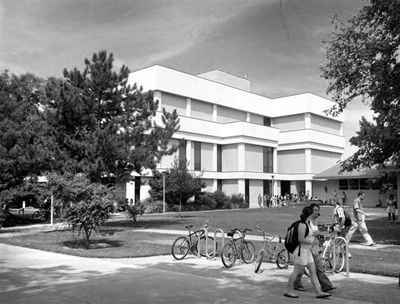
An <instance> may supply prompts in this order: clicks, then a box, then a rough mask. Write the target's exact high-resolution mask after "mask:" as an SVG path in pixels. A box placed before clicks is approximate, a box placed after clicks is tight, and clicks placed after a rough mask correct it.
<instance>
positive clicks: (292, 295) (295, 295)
mask: <svg viewBox="0 0 400 304" xmlns="http://www.w3.org/2000/svg"><path fill="white" fill-rule="evenodd" d="M283 296H284V297H288V298H298V297H299V296H298V295H297V294H290V293H285V294H284V295H283Z"/></svg>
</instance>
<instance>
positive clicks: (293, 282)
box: [284, 191, 375, 298]
mask: <svg viewBox="0 0 400 304" xmlns="http://www.w3.org/2000/svg"><path fill="white" fill-rule="evenodd" d="M364 198H365V193H364V192H363V191H360V192H359V193H358V196H357V198H356V199H355V200H354V202H353V210H352V215H351V225H347V226H346V224H347V221H346V216H345V212H344V210H343V202H342V200H337V201H336V206H335V208H334V211H333V222H334V223H335V224H336V225H335V226H337V232H338V235H339V236H342V237H345V238H346V240H347V242H350V240H351V238H352V236H353V234H354V232H355V231H356V230H357V229H359V230H360V232H361V234H362V235H363V237H364V239H365V241H366V245H367V246H374V245H375V242H374V241H373V240H372V237H371V235H370V234H369V233H368V229H367V226H366V224H365V216H366V213H365V212H364V210H363V205H362V201H363V200H364ZM319 211H320V207H319V205H318V204H311V205H310V206H307V207H305V208H303V210H302V213H301V215H300V224H299V226H298V240H299V246H297V248H296V250H295V251H294V252H293V258H294V269H293V271H292V273H291V274H290V276H289V280H288V285H287V291H286V293H285V294H284V296H285V297H289V298H298V297H299V296H298V295H297V294H296V291H306V289H305V288H304V286H303V285H302V282H301V278H302V275H303V273H304V269H305V267H307V269H308V271H309V273H310V279H311V283H312V285H313V287H314V292H315V295H316V297H317V298H326V297H330V296H331V293H329V291H332V290H333V289H335V288H336V286H333V284H332V283H331V281H330V280H329V278H328V277H327V275H326V274H325V272H324V269H323V267H322V264H321V260H320V258H319V246H321V245H322V244H320V241H319V239H318V236H319V235H320V231H319V229H318V223H317V218H318V216H319V215H320V213H319ZM307 226H308V228H307ZM350 257H351V255H349V258H350Z"/></svg>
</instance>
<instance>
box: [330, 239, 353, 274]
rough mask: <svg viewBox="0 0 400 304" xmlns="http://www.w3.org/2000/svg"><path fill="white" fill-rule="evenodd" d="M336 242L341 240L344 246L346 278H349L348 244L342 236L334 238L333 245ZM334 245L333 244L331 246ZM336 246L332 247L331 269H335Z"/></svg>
mask: <svg viewBox="0 0 400 304" xmlns="http://www.w3.org/2000/svg"><path fill="white" fill-rule="evenodd" d="M338 240H342V241H343V242H344V243H345V245H346V277H350V266H349V242H348V241H347V240H346V239H345V238H344V237H342V236H338V237H336V238H335V241H334V243H336V242H337V241H338ZM333 245H335V244H333ZM335 250H336V246H333V267H334V268H333V269H335V268H336V252H335Z"/></svg>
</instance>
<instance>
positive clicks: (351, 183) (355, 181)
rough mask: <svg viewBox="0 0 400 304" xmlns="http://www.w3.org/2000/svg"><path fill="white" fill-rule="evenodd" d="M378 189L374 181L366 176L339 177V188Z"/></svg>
mask: <svg viewBox="0 0 400 304" xmlns="http://www.w3.org/2000/svg"><path fill="white" fill-rule="evenodd" d="M369 189H379V187H378V186H376V185H375V184H374V183H372V182H371V180H370V179H368V178H352V179H340V180H339V190H369Z"/></svg>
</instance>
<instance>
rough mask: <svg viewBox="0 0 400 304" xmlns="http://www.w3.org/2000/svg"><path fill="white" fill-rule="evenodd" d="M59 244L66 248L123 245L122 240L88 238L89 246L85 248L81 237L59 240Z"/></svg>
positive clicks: (116, 246)
mask: <svg viewBox="0 0 400 304" xmlns="http://www.w3.org/2000/svg"><path fill="white" fill-rule="evenodd" d="M61 245H62V246H64V247H67V248H68V249H90V250H96V249H104V248H118V247H122V246H123V242H122V241H117V240H109V239H96V240H90V242H89V248H86V247H85V245H84V242H83V240H82V239H79V240H71V241H64V242H61Z"/></svg>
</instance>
